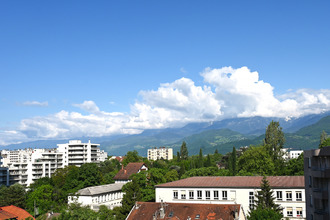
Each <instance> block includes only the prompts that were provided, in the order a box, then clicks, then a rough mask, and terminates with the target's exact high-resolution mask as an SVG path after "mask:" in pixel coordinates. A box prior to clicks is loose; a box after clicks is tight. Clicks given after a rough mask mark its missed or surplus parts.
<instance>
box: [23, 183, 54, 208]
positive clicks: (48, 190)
mask: <svg viewBox="0 0 330 220" xmlns="http://www.w3.org/2000/svg"><path fill="white" fill-rule="evenodd" d="M53 191H54V187H53V186H51V185H42V186H40V187H38V188H37V189H36V190H34V191H32V192H30V193H29V194H28V196H27V203H26V204H27V207H28V210H29V212H30V213H34V214H36V213H35V210H34V205H35V204H36V206H37V207H38V210H39V214H44V213H46V212H48V211H53V209H54V207H55V206H56V202H55V201H54V199H53Z"/></svg>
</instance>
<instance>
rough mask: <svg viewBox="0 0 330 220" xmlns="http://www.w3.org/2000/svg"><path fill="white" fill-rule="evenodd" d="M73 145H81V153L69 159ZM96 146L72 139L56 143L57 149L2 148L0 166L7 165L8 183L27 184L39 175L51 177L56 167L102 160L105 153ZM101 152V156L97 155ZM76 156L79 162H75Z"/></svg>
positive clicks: (105, 155)
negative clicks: (12, 149) (11, 149)
mask: <svg viewBox="0 0 330 220" xmlns="http://www.w3.org/2000/svg"><path fill="white" fill-rule="evenodd" d="M75 146H78V147H81V152H82V154H78V157H76V156H75V157H74V159H75V160H70V157H69V156H74V155H69V150H70V149H71V147H73V148H74V147H75ZM98 146H99V144H92V143H90V142H88V143H81V141H79V140H73V141H69V143H68V144H58V148H57V149H31V148H29V149H21V150H14V151H9V150H2V151H0V154H1V158H0V160H1V165H0V166H1V167H7V168H8V170H9V185H12V184H14V183H20V184H22V185H26V186H28V185H30V184H31V183H33V182H34V181H35V180H36V179H39V178H41V177H51V175H52V174H53V173H54V172H55V171H56V169H58V168H64V167H65V166H68V165H73V164H74V165H77V166H80V165H81V164H83V163H90V162H99V161H104V160H105V158H106V157H107V153H106V152H104V151H100V149H99V147H98ZM85 150H86V151H85ZM101 152H102V157H99V156H100V154H101ZM80 155H81V156H80ZM77 158H78V161H79V163H75V161H76V160H77Z"/></svg>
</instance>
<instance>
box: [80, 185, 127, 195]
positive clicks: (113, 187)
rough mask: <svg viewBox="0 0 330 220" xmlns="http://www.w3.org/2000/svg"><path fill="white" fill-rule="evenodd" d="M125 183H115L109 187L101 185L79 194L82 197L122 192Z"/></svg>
mask: <svg viewBox="0 0 330 220" xmlns="http://www.w3.org/2000/svg"><path fill="white" fill-rule="evenodd" d="M124 184H125V183H113V184H107V185H100V186H91V187H87V188H84V189H81V190H78V192H77V194H79V195H81V196H92V195H99V194H103V193H109V192H115V191H121V188H122V187H123V185H124Z"/></svg>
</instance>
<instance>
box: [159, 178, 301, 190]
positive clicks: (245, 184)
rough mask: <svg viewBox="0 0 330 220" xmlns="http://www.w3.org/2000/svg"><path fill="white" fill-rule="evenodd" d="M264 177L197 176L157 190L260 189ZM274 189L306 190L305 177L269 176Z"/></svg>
mask: <svg viewBox="0 0 330 220" xmlns="http://www.w3.org/2000/svg"><path fill="white" fill-rule="evenodd" d="M262 178H263V177H262V176H196V177H190V178H187V179H182V180H177V181H174V182H169V183H164V184H160V185H156V186H155V187H156V188H174V187H178V188H184V187H185V188H187V187H188V188H189V187H199V188H209V187H214V188H259V187H260V183H261V180H262ZM267 180H268V181H269V185H270V186H271V187H272V188H305V180H304V176H268V177H267Z"/></svg>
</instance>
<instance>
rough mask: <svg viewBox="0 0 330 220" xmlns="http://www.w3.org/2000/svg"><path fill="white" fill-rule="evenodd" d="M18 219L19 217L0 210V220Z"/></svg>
mask: <svg viewBox="0 0 330 220" xmlns="http://www.w3.org/2000/svg"><path fill="white" fill-rule="evenodd" d="M17 217H18V216H17V215H13V214H11V213H9V212H6V211H5V210H2V209H1V208H0V220H5V219H12V218H15V219H16V218H17Z"/></svg>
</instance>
